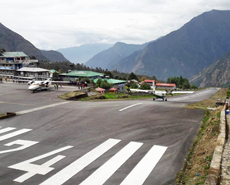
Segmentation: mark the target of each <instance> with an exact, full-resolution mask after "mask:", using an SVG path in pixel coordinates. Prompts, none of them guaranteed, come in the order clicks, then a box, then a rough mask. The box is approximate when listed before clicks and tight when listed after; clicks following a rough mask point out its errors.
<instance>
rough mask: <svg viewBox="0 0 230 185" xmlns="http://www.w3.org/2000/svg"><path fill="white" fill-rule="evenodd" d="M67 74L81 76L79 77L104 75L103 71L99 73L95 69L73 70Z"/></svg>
mask: <svg viewBox="0 0 230 185" xmlns="http://www.w3.org/2000/svg"><path fill="white" fill-rule="evenodd" d="M65 76H79V77H94V76H95V77H96V76H104V74H103V73H97V72H94V71H71V72H69V73H66V74H65Z"/></svg>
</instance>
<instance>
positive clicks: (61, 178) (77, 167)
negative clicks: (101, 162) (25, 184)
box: [40, 139, 120, 185]
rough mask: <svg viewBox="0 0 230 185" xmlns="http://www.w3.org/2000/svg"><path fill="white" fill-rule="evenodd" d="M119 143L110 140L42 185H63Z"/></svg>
mask: <svg viewBox="0 0 230 185" xmlns="http://www.w3.org/2000/svg"><path fill="white" fill-rule="evenodd" d="M119 142H120V140H117V139H108V140H107V141H105V142H104V143H102V144H101V145H99V146H98V147H96V148H94V149H93V150H91V151H90V152H88V153H87V154H85V155H84V156H82V157H81V158H79V159H78V160H76V161H74V162H73V163H71V164H70V165H68V166H67V167H66V168H64V169H62V170H61V171H60V172H58V173H56V174H55V175H53V176H52V177H51V178H49V179H48V180H46V181H44V182H43V183H41V184H40V185H62V184H63V183H65V182H66V181H68V180H69V179H70V178H71V177H73V176H74V175H76V174H77V173H78V172H79V171H81V170H82V169H83V168H85V167H86V166H88V165H89V164H90V163H92V162H93V161H94V160H96V159H97V158H98V157H100V156H101V155H102V154H104V153H105V152H107V151H108V150H109V149H111V148H112V147H113V146H115V145H116V144H117V143H119Z"/></svg>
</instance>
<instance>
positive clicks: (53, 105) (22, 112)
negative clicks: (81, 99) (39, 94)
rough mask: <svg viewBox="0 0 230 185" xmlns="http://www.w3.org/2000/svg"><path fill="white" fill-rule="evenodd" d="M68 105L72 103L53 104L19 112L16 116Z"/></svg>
mask: <svg viewBox="0 0 230 185" xmlns="http://www.w3.org/2000/svg"><path fill="white" fill-rule="evenodd" d="M66 103H70V102H60V103H54V104H51V105H46V106H42V107H36V108H33V109H29V110H23V111H19V112H16V114H17V115H21V114H26V113H30V112H34V111H38V110H42V109H46V108H50V107H56V106H58V105H63V104H66Z"/></svg>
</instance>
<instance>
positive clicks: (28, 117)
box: [0, 84, 217, 185]
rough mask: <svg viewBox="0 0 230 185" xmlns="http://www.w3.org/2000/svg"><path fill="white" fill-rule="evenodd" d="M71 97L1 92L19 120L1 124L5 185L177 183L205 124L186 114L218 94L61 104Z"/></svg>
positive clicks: (15, 89)
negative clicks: (201, 125) (194, 141)
mask: <svg viewBox="0 0 230 185" xmlns="http://www.w3.org/2000/svg"><path fill="white" fill-rule="evenodd" d="M2 87H4V88H2ZM69 90H71V89H68V88H66V89H65V87H63V90H62V91H61V90H58V91H57V90H54V89H52V90H51V91H46V92H38V93H34V94H33V93H31V92H29V91H28V90H27V89H26V85H18V84H16V85H15V84H4V86H2V85H0V112H13V111H16V112H21V113H22V114H21V115H18V116H16V117H12V118H8V119H4V120H1V121H0V126H1V128H0V142H1V145H0V161H1V162H0V184H4V185H5V184H6V185H18V184H23V185H37V184H41V185H61V184H64V185H78V184H81V185H100V184H105V185H118V184H122V185H140V184H145V185H170V184H174V180H175V177H176V174H177V172H178V171H179V170H180V169H181V167H182V165H183V161H184V159H185V157H186V154H187V152H188V150H189V148H190V146H191V144H192V141H193V139H194V137H195V135H196V133H197V130H198V128H199V125H200V122H201V120H202V118H203V111H202V110H190V109H185V108H183V107H184V106H185V105H187V104H189V103H191V102H196V101H200V100H203V99H207V98H208V97H210V96H211V95H213V94H214V93H215V92H217V89H216V88H212V89H207V90H203V91H198V92H196V93H194V94H189V95H183V96H175V97H171V98H169V99H168V101H167V102H163V101H161V100H157V101H152V99H147V100H129V101H103V102H80V101H77V102H67V103H65V104H62V103H63V102H64V101H62V100H60V99H58V98H57V95H59V94H61V93H64V92H67V91H69ZM1 94H2V95H1ZM59 103H60V104H59ZM49 105H53V106H50V107H47V106H49ZM39 107H42V109H37V108H39ZM24 110H26V111H24Z"/></svg>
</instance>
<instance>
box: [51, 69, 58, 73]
mask: <svg viewBox="0 0 230 185" xmlns="http://www.w3.org/2000/svg"><path fill="white" fill-rule="evenodd" d="M49 73H59V72H58V71H56V70H55V69H52V70H49Z"/></svg>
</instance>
